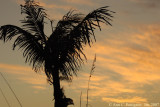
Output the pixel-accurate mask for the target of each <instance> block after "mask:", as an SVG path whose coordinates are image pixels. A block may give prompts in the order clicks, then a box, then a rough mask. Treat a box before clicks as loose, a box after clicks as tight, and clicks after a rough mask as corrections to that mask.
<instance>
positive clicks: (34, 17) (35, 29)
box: [21, 1, 47, 44]
mask: <svg viewBox="0 0 160 107" xmlns="http://www.w3.org/2000/svg"><path fill="white" fill-rule="evenodd" d="M21 13H22V14H25V15H26V16H25V19H24V20H21V22H22V23H23V24H24V25H23V26H22V27H23V28H24V29H25V30H27V31H28V32H30V33H31V34H33V35H35V36H36V38H39V40H40V42H41V44H45V42H46V35H45V34H44V18H47V14H46V13H45V11H44V9H43V7H41V6H39V5H38V4H37V3H35V2H33V1H29V2H26V4H25V5H21Z"/></svg>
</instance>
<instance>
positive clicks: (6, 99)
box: [0, 87, 11, 107]
mask: <svg viewBox="0 0 160 107" xmlns="http://www.w3.org/2000/svg"><path fill="white" fill-rule="evenodd" d="M0 90H1V93H2V95H3V97H4V99H5V100H6V103H7V104H8V106H9V107H11V106H10V105H9V102H8V100H7V98H6V96H5V95H4V93H3V91H2V89H1V87H0Z"/></svg>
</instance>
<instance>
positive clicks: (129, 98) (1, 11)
mask: <svg viewBox="0 0 160 107" xmlns="http://www.w3.org/2000/svg"><path fill="white" fill-rule="evenodd" d="M35 1H38V2H39V3H40V5H41V6H43V7H44V8H45V9H46V13H47V14H48V15H49V18H50V19H53V20H55V23H54V26H56V22H57V21H58V20H60V19H61V18H62V17H63V15H64V14H66V13H67V12H68V11H69V10H70V9H75V10H76V11H75V12H82V13H84V14H87V13H89V12H91V11H92V10H94V9H97V8H99V7H102V6H110V7H109V8H108V9H110V10H112V11H115V12H116V13H115V14H113V16H114V18H113V22H111V23H112V25H113V26H112V27H111V26H106V25H104V24H101V26H102V31H99V30H96V33H95V34H96V39H97V42H96V43H94V44H93V45H92V47H91V48H90V47H88V46H86V47H85V50H84V51H85V53H86V56H87V58H88V61H87V62H85V64H84V66H83V67H82V69H81V70H80V71H79V72H78V76H77V77H73V82H71V83H67V82H63V83H62V86H63V87H64V89H65V94H66V96H67V97H69V98H72V99H73V100H74V103H75V105H74V106H73V105H72V106H69V107H79V106H80V103H79V102H80V94H81V92H82V107H85V106H86V94H87V82H88V77H89V72H90V69H91V66H92V61H93V59H94V55H95V54H96V55H97V61H96V63H95V64H96V69H95V72H94V74H93V76H92V77H91V83H90V90H89V104H90V105H91V106H92V107H114V106H113V104H126V103H130V104H142V105H141V106H139V107H146V106H144V104H151V103H156V104H157V106H151V105H150V106H147V107H160V100H159V99H160V0H35ZM20 4H24V1H23V0H1V1H0V26H2V25H5V24H13V25H17V26H21V23H20V20H21V19H23V18H24V16H23V15H21V11H20V9H21V8H20ZM45 32H46V34H47V35H49V34H50V33H51V28H50V25H49V23H47V24H46V29H45ZM12 44H13V41H10V42H7V43H5V44H4V43H3V41H0V72H1V73H2V74H3V76H4V77H5V78H6V79H7V80H8V82H9V83H10V85H11V87H12V88H13V90H14V92H15V93H16V95H17V97H18V98H19V100H20V101H21V103H22V106H23V107H53V105H54V102H53V101H52V100H53V88H52V86H51V85H49V84H48V83H47V81H46V76H45V74H44V73H43V72H38V73H35V72H34V71H33V70H32V67H31V66H29V65H28V64H25V59H24V58H23V56H22V51H21V50H18V49H17V50H15V51H13V50H12ZM0 88H1V89H2V91H3V93H4V94H5V96H6V98H7V99H8V102H9V103H10V105H11V107H19V105H18V102H17V101H16V99H15V97H14V95H13V94H12V92H11V90H10V89H9V88H8V86H7V84H6V83H5V81H4V79H3V78H2V76H1V75H0ZM109 104H112V106H109ZM0 107H8V105H7V103H6V102H5V99H4V97H3V96H2V93H1V92H0ZM128 107H129V106H128ZM130 107H133V106H130Z"/></svg>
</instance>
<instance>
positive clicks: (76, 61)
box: [0, 0, 114, 107]
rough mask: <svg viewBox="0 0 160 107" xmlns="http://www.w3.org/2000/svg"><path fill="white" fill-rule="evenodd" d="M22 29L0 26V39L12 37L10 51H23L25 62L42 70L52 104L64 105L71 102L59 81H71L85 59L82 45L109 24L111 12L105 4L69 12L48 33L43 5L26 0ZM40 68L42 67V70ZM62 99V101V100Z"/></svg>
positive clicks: (7, 39)
mask: <svg viewBox="0 0 160 107" xmlns="http://www.w3.org/2000/svg"><path fill="white" fill-rule="evenodd" d="M21 13H22V14H25V19H24V20H21V22H22V24H23V25H22V28H20V27H18V26H14V25H4V26H1V27H0V40H3V41H4V42H7V41H9V40H11V39H13V38H14V37H15V39H14V40H15V41H14V44H13V50H14V49H15V48H16V47H19V48H20V49H22V50H23V56H24V57H25V59H26V60H25V63H29V64H31V65H32V67H33V69H34V70H35V71H36V72H37V71H39V70H44V71H45V74H46V76H47V80H48V81H49V83H51V84H52V85H53V88H54V99H55V107H67V105H69V104H73V101H72V99H70V98H66V97H65V95H64V93H63V89H62V88H61V87H60V80H72V76H73V75H76V74H77V71H78V70H79V69H80V67H81V65H82V64H83V62H84V60H87V58H86V56H85V54H84V53H83V46H84V45H87V44H88V45H89V46H91V43H92V40H96V39H95V34H94V30H95V29H96V28H99V29H100V30H101V27H100V23H105V24H106V25H111V24H110V21H112V20H111V18H112V17H113V16H112V15H111V13H114V12H112V11H110V10H108V9H107V6H105V7H101V8H98V9H96V10H94V11H92V12H91V13H89V14H88V15H86V16H85V15H84V14H81V13H78V14H77V13H74V11H72V10H71V11H69V12H68V13H67V14H65V15H64V16H63V18H62V19H61V20H60V21H59V22H58V23H57V26H56V27H55V28H54V29H53V32H52V34H51V35H50V36H46V35H45V33H44V23H45V21H44V19H48V17H47V14H46V13H45V10H44V9H43V7H41V6H39V5H38V4H37V3H36V2H34V1H29V0H28V1H26V3H25V4H24V5H21ZM41 68H42V69H41ZM62 102H63V103H62Z"/></svg>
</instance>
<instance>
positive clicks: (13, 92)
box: [0, 72, 22, 107]
mask: <svg viewBox="0 0 160 107" xmlns="http://www.w3.org/2000/svg"><path fill="white" fill-rule="evenodd" d="M0 74H1V76H2V77H3V79H4V80H5V82H6V83H7V85H8V87H9V88H10V90H11V91H12V93H13V95H14V96H15V98H16V99H17V101H18V103H19V105H20V106H21V107H22V104H21V102H20V101H19V99H18V97H17V96H16V94H15V92H14V91H13V90H12V88H11V86H10V85H9V83H8V81H7V80H6V79H5V77H4V76H3V74H2V73H1V72H0Z"/></svg>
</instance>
